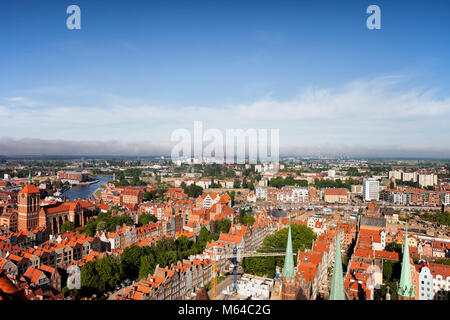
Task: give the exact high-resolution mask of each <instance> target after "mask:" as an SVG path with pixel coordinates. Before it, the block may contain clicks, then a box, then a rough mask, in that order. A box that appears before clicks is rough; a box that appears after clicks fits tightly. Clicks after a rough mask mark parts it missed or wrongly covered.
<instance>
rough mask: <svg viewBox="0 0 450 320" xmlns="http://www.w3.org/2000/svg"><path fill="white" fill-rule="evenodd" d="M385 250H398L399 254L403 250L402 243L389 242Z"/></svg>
mask: <svg viewBox="0 0 450 320" xmlns="http://www.w3.org/2000/svg"><path fill="white" fill-rule="evenodd" d="M384 250H386V251H392V252H397V253H399V254H401V253H402V252H403V249H402V245H401V244H399V243H397V242H391V243H389V244H388V245H387V246H386V248H384Z"/></svg>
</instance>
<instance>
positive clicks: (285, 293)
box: [281, 220, 299, 300]
mask: <svg viewBox="0 0 450 320" xmlns="http://www.w3.org/2000/svg"><path fill="white" fill-rule="evenodd" d="M290 222H291V221H290V220H289V232H288V238H287V245H286V254H285V256H284V266H283V270H282V272H281V300H295V299H296V296H297V291H298V289H299V288H298V285H297V281H296V277H295V268H294V257H293V256H292V237H291V223H290Z"/></svg>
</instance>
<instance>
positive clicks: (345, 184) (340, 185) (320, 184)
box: [314, 178, 361, 190]
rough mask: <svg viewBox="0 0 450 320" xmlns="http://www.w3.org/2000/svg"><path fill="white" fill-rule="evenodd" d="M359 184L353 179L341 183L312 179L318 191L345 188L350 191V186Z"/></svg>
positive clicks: (337, 180)
mask: <svg viewBox="0 0 450 320" xmlns="http://www.w3.org/2000/svg"><path fill="white" fill-rule="evenodd" d="M355 184H361V183H360V182H359V181H358V180H355V179H351V178H350V179H347V180H345V182H342V180H341V179H336V180H330V179H323V180H321V179H314V186H315V187H316V188H318V189H321V188H345V189H348V190H351V188H352V185H355Z"/></svg>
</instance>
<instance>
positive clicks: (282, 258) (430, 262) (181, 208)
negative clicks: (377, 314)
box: [0, 156, 450, 300]
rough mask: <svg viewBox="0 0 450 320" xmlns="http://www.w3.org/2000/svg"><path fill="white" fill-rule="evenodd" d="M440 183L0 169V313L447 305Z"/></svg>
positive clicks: (446, 220)
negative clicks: (112, 304) (104, 305)
mask: <svg viewBox="0 0 450 320" xmlns="http://www.w3.org/2000/svg"><path fill="white" fill-rule="evenodd" d="M449 170H450V162H449V161H423V160H422V161H417V160H416V161H411V160H397V161H393V160H392V161H379V160H333V159H297V158H283V159H281V160H280V163H279V164H278V165H277V166H274V165H273V164H231V165H228V164H211V163H209V164H206V163H205V162H204V161H203V160H202V159H191V160H190V161H185V162H178V163H174V162H173V161H171V160H170V159H166V158H165V157H164V156H161V157H153V158H147V159H129V160H127V159H81V158H78V159H65V160H64V159H62V160H51V159H46V160H39V159H27V160H19V159H2V160H1V165H0V171H1V173H2V176H3V179H1V180H0V188H1V190H0V197H1V198H0V199H1V204H0V210H1V215H0V224H1V235H0V241H1V242H0V250H1V251H0V254H1V257H0V268H2V281H1V285H2V287H1V290H2V298H3V299H17V298H18V297H21V298H22V299H33V300H47V299H49V300H59V299H86V300H97V299H99V300H448V298H449V292H450V288H449V283H450V282H449V281H450V280H449V271H450V264H449V262H450V227H449V225H450V171H449ZM77 282H78V287H76V286H77Z"/></svg>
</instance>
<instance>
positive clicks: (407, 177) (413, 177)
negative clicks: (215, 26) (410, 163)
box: [402, 172, 417, 182]
mask: <svg viewBox="0 0 450 320" xmlns="http://www.w3.org/2000/svg"><path fill="white" fill-rule="evenodd" d="M402 180H403V181H412V182H417V173H416V172H403V174H402Z"/></svg>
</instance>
